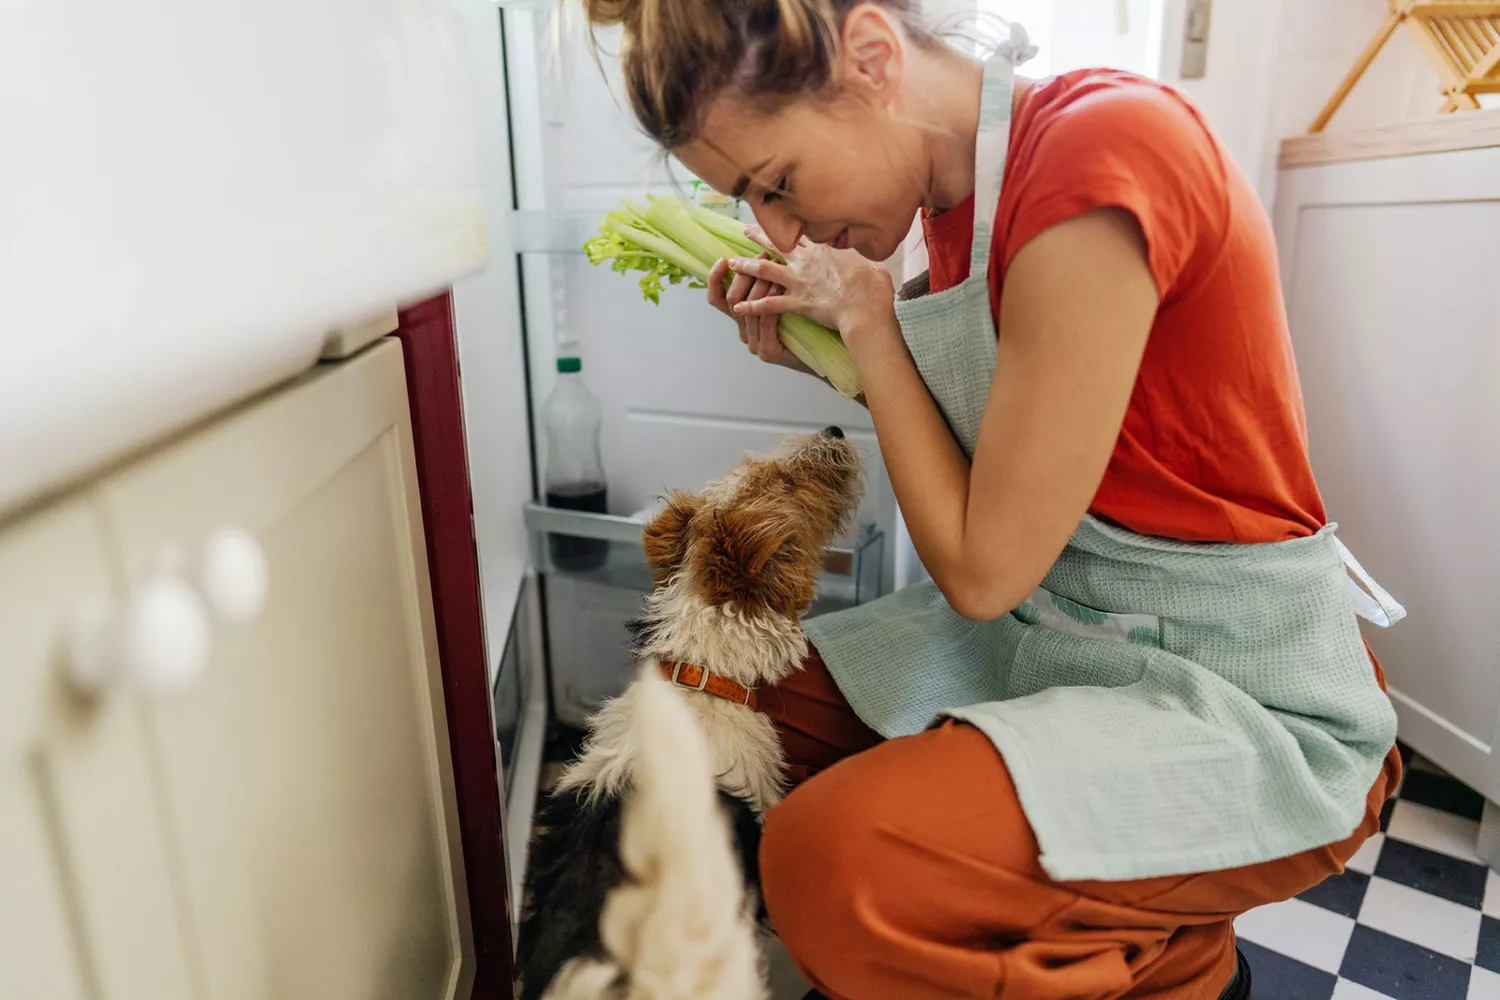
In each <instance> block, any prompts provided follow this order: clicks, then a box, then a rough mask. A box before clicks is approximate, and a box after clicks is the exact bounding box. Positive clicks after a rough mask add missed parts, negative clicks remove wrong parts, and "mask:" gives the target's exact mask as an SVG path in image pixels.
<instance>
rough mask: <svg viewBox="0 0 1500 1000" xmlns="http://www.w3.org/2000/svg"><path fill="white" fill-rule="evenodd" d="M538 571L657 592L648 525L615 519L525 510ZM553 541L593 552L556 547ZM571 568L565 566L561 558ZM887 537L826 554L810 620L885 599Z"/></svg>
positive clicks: (537, 507) (873, 534)
mask: <svg viewBox="0 0 1500 1000" xmlns="http://www.w3.org/2000/svg"><path fill="white" fill-rule="evenodd" d="M525 519H526V528H527V531H528V533H529V534H530V536H531V547H532V559H533V563H534V565H536V566H537V567H538V568H539V569H541V570H542V571H543V572H546V573H560V574H563V575H566V576H569V577H573V578H576V579H583V580H588V581H590V582H592V583H598V584H602V585H604V586H609V587H618V588H623V589H628V590H634V591H638V592H639V593H641V594H646V593H649V592H650V591H651V588H652V586H653V584H652V581H651V571H650V569H649V568H648V567H647V565H646V553H645V550H644V549H643V548H642V546H641V536H642V533H643V532H644V531H645V528H646V522H645V521H644V520H638V519H636V518H631V517H619V516H616V515H612V514H589V513H585V512H582V511H575V510H562V509H559V508H556V507H547V506H545V505H543V504H537V503H530V504H527V505H526V508H525ZM552 536H559V537H560V538H562V539H571V540H584V541H586V542H593V543H596V544H594V545H593V546H588V547H580V546H570V545H568V544H567V543H566V542H563V543H561V544H554V539H553V537H552ZM560 554H561V555H562V556H563V561H564V562H565V563H566V565H560V564H559V560H558V558H557V556H558V555H560ZM884 554H885V535H884V534H883V533H882V532H881V531H880V530H879V528H877V527H876V526H875V525H874V524H867V525H864V526H863V527H861V528H860V529H859V530H857V531H856V532H855V534H854V537H852V538H849V539H844V540H841V541H840V542H839V543H838V544H835V545H832V546H830V547H828V548H826V549H824V550H823V574H822V576H821V577H819V580H818V596H817V598H816V599H815V600H814V601H813V606H812V610H811V611H810V612H809V616H811V615H818V614H824V613H827V612H830V611H838V610H841V609H843V608H849V607H854V606H855V605H857V604H864V603H867V602H869V601H873V600H874V599H875V598H877V597H879V596H880V567H881V561H882V558H883V556H884Z"/></svg>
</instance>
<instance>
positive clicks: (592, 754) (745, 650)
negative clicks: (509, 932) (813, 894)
mask: <svg viewBox="0 0 1500 1000" xmlns="http://www.w3.org/2000/svg"><path fill="white" fill-rule="evenodd" d="M861 487H862V476H861V467H860V461H859V456H858V453H857V452H856V450H855V449H854V448H853V446H852V445H850V444H849V443H848V442H847V441H845V440H844V439H843V435H842V432H840V431H838V429H837V428H829V429H828V430H826V431H824V432H821V433H819V434H811V435H806V436H800V437H795V438H790V439H788V441H787V442H786V443H785V444H784V446H783V447H782V448H781V450H779V451H778V452H776V453H774V454H771V455H765V456H748V457H747V458H746V459H745V460H744V461H743V462H741V463H740V465H739V466H737V467H736V468H735V469H734V470H732V471H731V472H730V473H729V474H728V475H726V476H725V477H724V478H723V479H720V480H718V481H717V482H715V483H711V484H709V485H708V486H706V487H705V488H704V489H703V490H702V492H700V493H697V494H691V493H684V492H676V493H673V494H671V495H670V496H669V497H668V498H667V505H666V508H665V509H664V510H663V511H662V512H661V513H660V514H659V515H657V516H656V517H655V518H654V519H653V520H652V522H651V523H650V524H649V525H648V526H647V528H646V533H645V546H646V555H647V560H648V561H649V563H650V565H651V568H652V573H653V577H654V580H655V583H656V589H655V591H654V592H653V593H652V594H651V595H650V596H649V597H648V598H647V599H646V602H645V608H644V613H643V615H642V617H641V619H640V621H639V622H637V623H636V624H635V626H634V631H635V632H636V648H637V653H638V656H639V660H640V673H639V676H638V677H637V678H636V680H635V681H634V682H633V683H632V684H631V685H630V687H629V688H628V689H627V690H626V691H625V692H624V693H623V694H622V695H621V696H620V697H618V698H616V699H614V700H612V701H610V702H609V703H607V704H606V705H605V706H604V707H603V708H602V709H601V710H600V711H599V712H598V713H597V714H596V715H595V716H594V718H593V719H592V720H591V721H590V726H589V730H590V732H589V737H588V740H587V742H586V743H585V745H584V748H583V752H582V753H581V755H580V756H579V758H578V759H577V760H575V761H574V762H573V763H572V764H571V765H570V766H569V767H568V769H567V771H566V772H565V774H564V776H563V778H562V780H561V781H560V782H559V784H558V787H557V788H556V789H555V790H554V791H553V792H552V793H551V794H550V795H549V798H548V801H547V802H546V803H545V804H544V805H543V807H542V810H541V813H540V817H539V827H541V831H540V833H539V836H538V839H537V842H536V845H535V847H534V848H533V852H532V857H533V862H532V865H533V867H532V872H531V875H530V877H529V878H528V887H529V890H530V895H531V903H530V909H529V912H528V914H527V917H526V919H525V921H524V923H523V926H522V930H521V949H520V952H521V953H520V956H519V957H520V967H521V973H522V979H523V993H522V996H523V998H534V997H545V998H548V1000H591V998H630V1000H679V998H680V1000H688V998H689V997H691V998H694V1000H759V998H761V997H763V996H764V983H763V975H762V971H761V969H760V964H761V959H760V954H759V948H758V945H757V942H756V934H755V926H754V920H753V916H754V913H755V908H756V907H755V900H756V895H755V893H754V890H755V886H756V871H755V846H756V841H757V839H758V834H759V822H760V818H761V816H762V815H763V814H764V813H765V811H766V809H768V808H770V807H771V806H772V805H774V804H775V803H776V802H777V801H778V800H779V799H780V798H781V795H782V763H783V761H782V754H781V748H780V744H779V742H778V740H777V737H776V733H775V730H774V729H773V728H772V726H771V723H770V721H769V720H768V719H767V718H766V717H765V716H764V715H762V714H761V713H759V712H755V711H753V710H751V709H749V708H747V707H745V706H743V705H738V704H734V703H732V702H730V701H726V700H724V699H722V698H718V697H714V696H713V695H709V694H705V693H701V692H696V691H692V690H688V689H684V688H681V687H676V686H671V685H669V684H667V683H666V682H665V681H663V680H661V679H660V675H659V665H660V664H663V663H666V664H674V663H689V664H695V665H698V666H702V667H704V668H706V669H708V670H710V671H712V672H713V673H715V674H718V675H720V676H723V677H726V678H728V679H730V680H733V681H735V682H737V683H738V684H741V685H743V686H744V687H746V688H749V689H751V690H754V689H757V688H764V687H766V686H768V685H771V684H774V683H775V682H776V681H778V680H780V679H782V678H783V677H785V676H787V675H788V674H790V673H791V672H792V671H794V670H796V669H798V667H799V666H800V664H801V663H802V660H803V659H804V657H805V656H806V654H807V650H808V644H807V638H806V636H805V635H804V634H803V631H802V626H801V616H802V615H803V614H804V613H805V612H806V611H807V609H808V608H809V606H810V605H811V604H812V600H813V597H814V595H815V591H816V583H817V576H818V574H819V572H820V570H821V565H822V552H823V549H824V548H825V547H826V546H827V545H828V543H829V542H830V541H832V540H833V539H834V538H836V537H837V536H838V535H839V534H840V533H841V532H843V531H844V530H845V529H846V528H847V527H848V523H849V520H850V518H851V517H852V516H853V513H854V510H855V508H856V507H857V506H858V503H859V497H860V491H861ZM736 856H738V863H736V861H735V858H736Z"/></svg>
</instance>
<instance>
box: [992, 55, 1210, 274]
mask: <svg viewBox="0 0 1500 1000" xmlns="http://www.w3.org/2000/svg"><path fill="white" fill-rule="evenodd" d="M1227 169H1230V168H1229V167H1228V166H1227V165H1226V163H1225V161H1224V159H1223V156H1222V154H1221V153H1220V151H1219V148H1218V146H1217V144H1216V143H1215V141H1214V139H1213V137H1212V135H1211V134H1210V133H1209V131H1208V128H1207V126H1206V125H1205V124H1204V123H1203V122H1202V121H1201V120H1200V119H1199V117H1198V115H1197V113H1196V112H1195V111H1194V110H1193V109H1192V108H1191V107H1190V106H1189V105H1188V104H1187V103H1186V101H1185V100H1183V99H1182V98H1181V97H1179V96H1177V95H1176V94H1173V93H1172V92H1171V91H1169V90H1166V89H1165V88H1161V87H1157V86H1154V85H1151V84H1148V83H1144V82H1142V83H1139V84H1132V85H1124V86H1115V87H1110V88H1107V89H1101V90H1098V91H1096V92H1094V93H1092V94H1088V95H1085V96H1083V97H1081V98H1079V99H1078V100H1076V101H1074V102H1072V103H1071V104H1069V105H1068V106H1067V107H1066V108H1063V109H1061V110H1059V111H1058V112H1057V113H1056V114H1055V116H1054V117H1053V118H1052V120H1051V121H1049V122H1046V123H1044V124H1043V126H1042V128H1041V130H1040V134H1039V137H1038V139H1037V141H1036V146H1035V149H1034V151H1033V152H1032V154H1031V155H1030V156H1029V157H1027V160H1026V163H1025V165H1024V167H1023V168H1022V172H1021V176H1019V177H1018V178H1016V180H1017V181H1018V182H1019V183H1018V185H1017V189H1016V190H1015V191H1014V193H1013V194H1012V192H1011V191H1007V197H1006V199H1005V201H1006V202H1007V203H1008V204H1009V205H1010V206H1013V207H1012V208H1011V209H1010V210H1011V211H1012V212H1013V213H1014V217H1013V219H1012V220H1011V223H1010V225H1009V226H1003V225H1002V226H999V227H997V231H998V232H1006V233H1007V234H1008V236H1007V239H1006V245H1005V248H1004V251H1003V260H1004V263H1005V265H1006V266H1009V264H1010V261H1011V259H1012V258H1013V257H1014V256H1015V255H1016V253H1017V252H1018V251H1019V250H1020V249H1021V248H1022V247H1023V246H1025V245H1026V244H1027V243H1028V242H1029V241H1031V240H1032V239H1034V238H1035V237H1037V236H1038V235H1040V234H1041V233H1043V232H1045V231H1046V230H1047V229H1049V228H1051V227H1052V226H1055V225H1057V224H1058V223H1060V222H1064V221H1066V220H1068V219H1070V218H1073V217H1074V216H1077V215H1082V214H1083V213H1085V212H1089V211H1092V210H1094V209H1098V208H1120V209H1123V210H1125V211H1127V212H1129V213H1130V214H1131V215H1133V216H1134V217H1135V218H1136V220H1137V221H1138V222H1139V224H1140V227H1141V230H1142V232H1143V233H1144V234H1145V239H1146V244H1147V248H1148V263H1149V266H1150V268H1151V274H1152V276H1153V277H1154V278H1155V279H1156V287H1157V291H1158V293H1159V295H1160V296H1161V298H1162V299H1163V300H1166V299H1170V298H1171V297H1173V293H1174V292H1175V291H1176V290H1177V289H1178V288H1179V287H1180V283H1181V282H1182V281H1183V280H1184V278H1185V276H1187V275H1188V274H1189V273H1190V271H1191V269H1192V265H1193V263H1194V262H1195V261H1196V260H1203V259H1205V258H1207V257H1208V256H1209V255H1211V254H1213V253H1214V252H1215V251H1216V248H1217V247H1218V245H1219V244H1220V243H1221V241H1222V240H1223V237H1224V233H1225V229H1226V226H1227V220H1228V214H1229V194H1228V181H1227V177H1226V170H1227ZM1005 211H1006V208H1005V207H1004V206H1002V209H1001V212H1002V213H1004V212H1005ZM1002 221H1003V220H1002Z"/></svg>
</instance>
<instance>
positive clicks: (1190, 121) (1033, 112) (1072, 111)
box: [1016, 69, 1219, 159]
mask: <svg viewBox="0 0 1500 1000" xmlns="http://www.w3.org/2000/svg"><path fill="white" fill-rule="evenodd" d="M1016 124H1017V133H1018V134H1017V136H1016V138H1017V139H1018V140H1020V141H1021V142H1022V143H1025V141H1026V140H1027V139H1031V140H1033V141H1034V142H1042V141H1044V140H1045V141H1046V143H1047V144H1049V145H1050V144H1054V143H1065V144H1066V143H1075V142H1087V143H1088V144H1090V145H1091V146H1094V147H1096V148H1098V147H1101V146H1105V145H1116V144H1118V145H1126V146H1129V147H1133V148H1138V149H1141V150H1149V149H1155V150H1158V151H1161V150H1163V149H1164V148H1165V149H1173V150H1178V151H1181V150H1184V149H1185V150H1187V151H1190V152H1193V153H1195V154H1198V155H1205V156H1212V157H1213V158H1214V159H1217V158H1218V156H1219V150H1218V147H1217V143H1216V142H1215V140H1214V137H1213V132H1212V130H1211V129H1210V128H1209V126H1208V123H1207V122H1206V121H1205V120H1204V118H1203V116H1202V114H1201V113H1200V112H1199V111H1198V109H1197V107H1196V106H1195V105H1194V104H1193V103H1192V101H1191V100H1190V99H1189V98H1188V97H1187V96H1186V95H1184V94H1182V93H1181V92H1179V91H1177V90H1174V89H1173V88H1171V87H1169V86H1167V85H1166V84H1163V83H1159V82H1157V81H1155V80H1151V79H1148V78H1146V77H1143V76H1138V75H1136V74H1134V73H1129V72H1125V71H1124V70H1114V69H1082V70H1075V71H1073V72H1071V73H1064V74H1061V75H1060V76H1055V77H1052V78H1050V79H1047V80H1042V81H1038V82H1037V83H1036V84H1034V85H1033V86H1032V88H1031V90H1030V91H1029V92H1028V93H1027V94H1026V95H1025V97H1024V99H1023V101H1022V106H1021V109H1020V114H1019V115H1018V121H1017V123H1016Z"/></svg>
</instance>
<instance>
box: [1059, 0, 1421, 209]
mask: <svg viewBox="0 0 1500 1000" xmlns="http://www.w3.org/2000/svg"><path fill="white" fill-rule="evenodd" d="M1075 2H1076V0H1075ZM1183 10H1184V0H1165V11H1164V17H1163V21H1164V25H1165V27H1164V30H1163V32H1162V61H1161V66H1162V74H1161V78H1162V79H1163V80H1165V81H1167V82H1169V83H1172V84H1173V85H1175V86H1178V87H1180V88H1181V89H1182V90H1184V91H1185V92H1187V93H1188V94H1190V95H1191V96H1192V97H1193V98H1194V99H1195V100H1196V101H1197V102H1198V103H1199V104H1200V105H1201V106H1202V107H1203V109H1204V111H1205V112H1206V113H1207V114H1208V117H1209V119H1210V120H1211V121H1212V122H1213V124H1214V127H1215V128H1216V129H1217V130H1218V132H1219V134H1220V137H1221V138H1222V139H1223V140H1224V142H1225V144H1226V145H1227V146H1228V148H1229V150H1230V152H1231V153H1232V154H1233V155H1234V157H1235V159H1236V160H1237V161H1238V162H1239V164H1240V166H1241V167H1242V168H1243V169H1244V170H1245V172H1246V173H1247V174H1249V175H1250V177H1251V179H1252V180H1253V181H1254V182H1255V184H1256V187H1257V189H1258V190H1259V191H1260V194H1261V198H1262V199H1263V200H1264V201H1265V202H1266V204H1267V205H1269V204H1271V202H1272V200H1273V198H1274V195H1275V186H1276V156H1277V151H1278V148H1279V146H1280V144H1281V140H1282V139H1284V138H1287V137H1289V136H1293V135H1301V134H1303V133H1305V132H1306V131H1307V126H1308V124H1309V123H1311V121H1312V119H1313V117H1314V116H1315V115H1316V114H1317V113H1318V109H1320V108H1321V107H1322V106H1323V104H1324V102H1325V101H1327V100H1328V97H1329V95H1331V94H1332V93H1333V91H1334V88H1335V87H1337V86H1338V82H1339V81H1340V80H1341V79H1342V78H1343V76H1344V74H1345V73H1346V72H1347V71H1348V69H1349V67H1350V66H1352V65H1353V64H1354V60H1355V59H1356V58H1357V57H1358V56H1359V53H1360V52H1361V51H1362V50H1363V49H1364V46H1365V44H1366V43H1367V42H1368V41H1369V40H1370V38H1371V36H1372V35H1374V33H1375V29H1376V27H1377V26H1378V25H1379V24H1380V22H1381V20H1382V19H1383V18H1384V16H1385V12H1386V10H1387V5H1386V0H1214V4H1213V28H1212V33H1211V35H1210V37H1209V52H1208V74H1207V76H1206V77H1205V78H1204V79H1201V80H1182V79H1181V78H1180V77H1179V76H1178V73H1177V71H1178V67H1179V66H1180V65H1181V53H1182V18H1183ZM1440 101H1441V98H1440V96H1439V94H1438V80H1437V76H1436V74H1435V73H1434V72H1433V71H1432V69H1431V68H1430V67H1429V66H1428V65H1427V62H1426V60H1425V59H1424V58H1423V56H1422V53H1421V51H1420V50H1419V49H1418V48H1417V46H1416V43H1415V42H1414V41H1413V40H1412V38H1411V37H1410V34H1409V32H1408V29H1407V28H1405V27H1403V28H1402V29H1401V30H1399V31H1398V32H1396V34H1395V35H1394V36H1392V38H1391V39H1390V41H1389V42H1387V43H1386V46H1385V48H1384V49H1383V50H1382V51H1381V53H1380V55H1379V56H1378V57H1377V58H1376V60H1375V62H1374V64H1373V65H1372V66H1371V67H1370V69H1369V71H1368V72H1367V73H1366V74H1365V76H1364V78H1363V79H1362V80H1361V81H1360V82H1359V84H1358V85H1357V86H1356V87H1355V88H1354V91H1353V92H1352V93H1351V94H1350V95H1349V98H1348V99H1347V100H1346V101H1345V102H1344V105H1343V107H1342V108H1341V109H1340V110H1339V113H1338V115H1337V116H1336V117H1335V118H1334V119H1333V122H1332V123H1331V124H1330V125H1329V131H1342V130H1347V129H1352V128H1361V127H1367V126H1370V125H1376V124H1386V123H1389V122H1395V121H1404V120H1407V119H1412V118H1422V117H1427V116H1430V115H1433V114H1435V113H1436V111H1437V106H1438V104H1439V103H1440Z"/></svg>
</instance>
